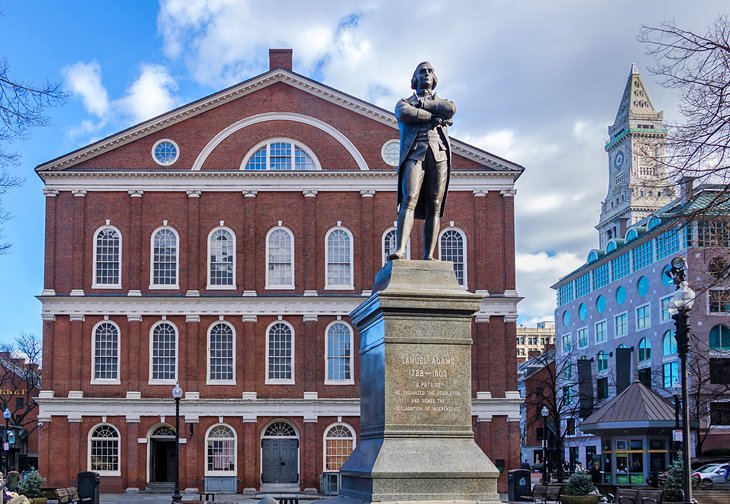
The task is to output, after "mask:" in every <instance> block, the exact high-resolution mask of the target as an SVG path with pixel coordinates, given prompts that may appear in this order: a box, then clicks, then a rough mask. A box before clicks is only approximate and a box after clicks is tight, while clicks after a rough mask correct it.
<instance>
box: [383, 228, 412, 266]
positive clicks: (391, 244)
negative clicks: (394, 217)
mask: <svg viewBox="0 0 730 504" xmlns="http://www.w3.org/2000/svg"><path fill="white" fill-rule="evenodd" d="M396 248H398V245H397V240H396V230H395V228H390V229H388V230H387V231H386V232H385V233H383V264H385V263H387V262H388V256H390V254H392V253H393V252H395V249H396ZM405 258H406V259H410V258H411V240H410V239H409V240H408V241H407V242H406V257H405Z"/></svg>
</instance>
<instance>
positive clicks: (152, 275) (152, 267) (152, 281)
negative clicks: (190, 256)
mask: <svg viewBox="0 0 730 504" xmlns="http://www.w3.org/2000/svg"><path fill="white" fill-rule="evenodd" d="M162 230H169V231H172V234H174V235H175V283H174V284H157V283H155V236H156V235H157V233H159V232H160V231H162ZM179 288H180V235H179V234H178V232H177V230H176V229H175V228H173V227H171V226H160V227H158V228H157V229H155V230H154V231H152V235H151V236H150V289H161V290H163V289H167V290H176V289H179Z"/></svg>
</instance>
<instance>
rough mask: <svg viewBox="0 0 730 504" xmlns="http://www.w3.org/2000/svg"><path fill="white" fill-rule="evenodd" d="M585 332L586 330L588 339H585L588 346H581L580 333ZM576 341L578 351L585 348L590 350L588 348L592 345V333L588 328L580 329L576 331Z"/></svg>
mask: <svg viewBox="0 0 730 504" xmlns="http://www.w3.org/2000/svg"><path fill="white" fill-rule="evenodd" d="M583 330H585V332H586V338H585V341H586V344H585V345H582V346H581V344H580V332H581V331H583ZM575 339H576V343H577V344H578V349H579V350H582V349H584V348H588V346H589V345H590V344H591V331H590V330H589V328H588V326H583V327H579V328H578V329H576V330H575Z"/></svg>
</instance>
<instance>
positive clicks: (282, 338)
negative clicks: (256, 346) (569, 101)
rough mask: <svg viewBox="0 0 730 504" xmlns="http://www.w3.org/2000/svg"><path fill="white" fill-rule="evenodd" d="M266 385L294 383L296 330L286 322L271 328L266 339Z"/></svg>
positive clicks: (278, 323) (275, 324) (277, 323)
mask: <svg viewBox="0 0 730 504" xmlns="http://www.w3.org/2000/svg"><path fill="white" fill-rule="evenodd" d="M266 383H279V384H292V383H294V330H293V329H292V327H291V326H290V325H289V324H287V323H286V322H276V323H274V324H271V326H269V330H268V335H267V338H266Z"/></svg>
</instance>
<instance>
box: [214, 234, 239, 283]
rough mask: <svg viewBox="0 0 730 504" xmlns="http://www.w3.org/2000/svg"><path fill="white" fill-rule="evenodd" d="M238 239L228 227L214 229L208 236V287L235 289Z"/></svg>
mask: <svg viewBox="0 0 730 504" xmlns="http://www.w3.org/2000/svg"><path fill="white" fill-rule="evenodd" d="M235 257H236V241H235V237H234V235H233V232H232V231H231V230H230V229H227V228H218V229H214V230H213V231H212V232H211V233H210V236H209V238H208V288H209V289H221V288H223V289H226V288H230V289H234V288H235V278H236V263H235Z"/></svg>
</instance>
